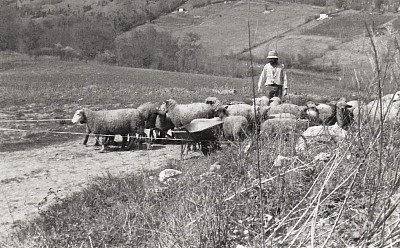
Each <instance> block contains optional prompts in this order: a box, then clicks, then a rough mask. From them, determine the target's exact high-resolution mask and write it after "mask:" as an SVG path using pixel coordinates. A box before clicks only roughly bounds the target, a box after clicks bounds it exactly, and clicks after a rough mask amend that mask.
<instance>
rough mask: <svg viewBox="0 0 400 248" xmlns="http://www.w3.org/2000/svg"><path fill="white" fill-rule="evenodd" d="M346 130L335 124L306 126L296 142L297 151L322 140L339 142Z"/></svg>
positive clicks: (343, 137) (299, 151)
mask: <svg viewBox="0 0 400 248" xmlns="http://www.w3.org/2000/svg"><path fill="white" fill-rule="evenodd" d="M346 135H347V131H346V130H344V129H343V128H341V127H339V126H338V125H337V124H335V125H332V126H313V127H309V128H307V130H305V131H304V132H303V133H302V135H301V136H300V138H299V140H298V141H297V143H296V147H295V150H296V152H297V153H301V152H302V151H305V150H306V149H307V148H308V147H309V146H311V145H312V144H315V143H319V142H323V143H328V142H332V141H333V142H336V143H338V142H341V141H342V140H344V139H345V138H346Z"/></svg>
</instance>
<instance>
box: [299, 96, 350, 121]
mask: <svg viewBox="0 0 400 248" xmlns="http://www.w3.org/2000/svg"><path fill="white" fill-rule="evenodd" d="M350 108H351V106H350V105H348V104H347V103H346V101H345V100H344V99H340V100H339V101H333V102H331V103H329V104H327V103H320V104H318V105H315V104H314V103H313V102H308V103H307V110H306V116H307V118H308V119H309V120H310V121H311V122H312V123H313V124H314V125H328V126H330V125H334V124H335V123H338V125H339V126H340V127H345V128H347V127H348V126H349V125H350V124H351V123H352V121H353V114H352V113H351V111H350V110H349V109H350Z"/></svg>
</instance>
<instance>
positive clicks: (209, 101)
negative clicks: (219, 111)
mask: <svg viewBox="0 0 400 248" xmlns="http://www.w3.org/2000/svg"><path fill="white" fill-rule="evenodd" d="M205 103H206V104H210V105H211V106H215V107H216V106H219V105H221V101H220V100H218V98H216V97H214V96H209V97H207V98H206V100H205Z"/></svg>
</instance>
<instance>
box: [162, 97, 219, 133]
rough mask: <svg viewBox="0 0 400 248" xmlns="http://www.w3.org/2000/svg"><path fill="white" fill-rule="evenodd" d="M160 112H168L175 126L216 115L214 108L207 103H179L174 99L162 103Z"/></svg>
mask: <svg viewBox="0 0 400 248" xmlns="http://www.w3.org/2000/svg"><path fill="white" fill-rule="evenodd" d="M159 113H160V114H166V113H168V116H169V117H170V118H171V121H172V123H173V124H174V126H175V128H178V127H181V126H184V125H187V124H189V123H190V122H191V121H192V120H194V119H197V118H212V117H214V109H213V107H212V106H211V105H210V104H206V103H200V102H197V103H189V104H178V103H177V102H176V101H175V100H174V99H169V100H167V101H165V102H164V103H163V104H161V106H160V108H159Z"/></svg>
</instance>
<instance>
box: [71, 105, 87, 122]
mask: <svg viewBox="0 0 400 248" xmlns="http://www.w3.org/2000/svg"><path fill="white" fill-rule="evenodd" d="M71 121H72V123H78V122H79V123H80V124H84V123H86V122H87V119H86V115H85V111H84V110H83V109H79V110H77V111H76V112H75V114H74V116H73V117H72V120H71Z"/></svg>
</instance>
